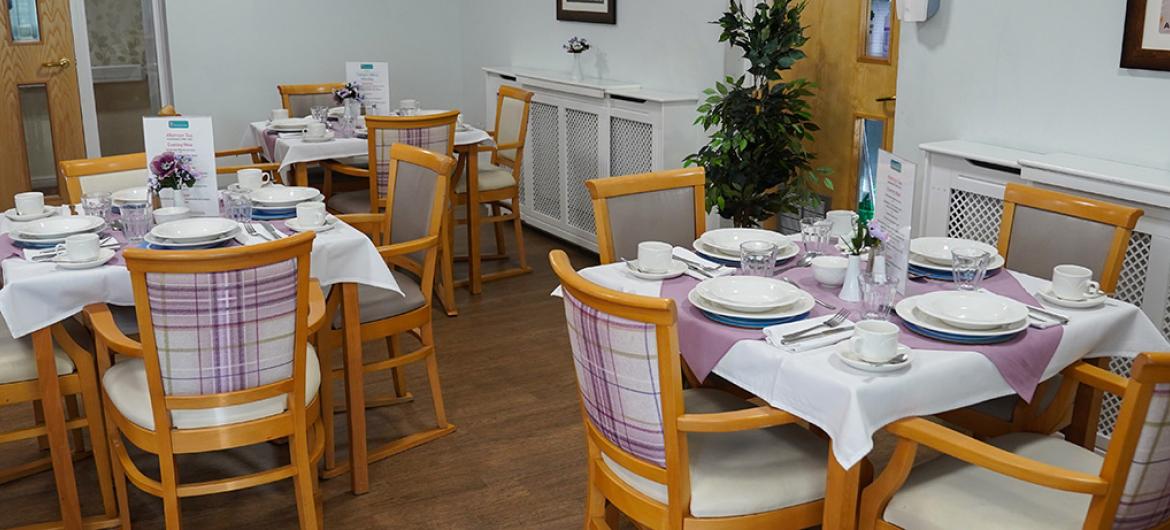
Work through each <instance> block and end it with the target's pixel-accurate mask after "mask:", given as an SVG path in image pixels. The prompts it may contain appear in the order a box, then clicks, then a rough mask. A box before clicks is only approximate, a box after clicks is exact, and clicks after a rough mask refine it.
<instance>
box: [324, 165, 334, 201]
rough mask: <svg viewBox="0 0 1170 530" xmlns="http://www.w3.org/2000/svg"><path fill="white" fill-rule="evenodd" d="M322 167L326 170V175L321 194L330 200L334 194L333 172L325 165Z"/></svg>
mask: <svg viewBox="0 0 1170 530" xmlns="http://www.w3.org/2000/svg"><path fill="white" fill-rule="evenodd" d="M322 169H323V170H324V171H325V176H324V178H323V180H322V182H321V194H322V195H324V196H325V200H326V201H328V200H329V198H330V197H332V196H333V172H332V171H330V170H329V168H327V167H323V168H322Z"/></svg>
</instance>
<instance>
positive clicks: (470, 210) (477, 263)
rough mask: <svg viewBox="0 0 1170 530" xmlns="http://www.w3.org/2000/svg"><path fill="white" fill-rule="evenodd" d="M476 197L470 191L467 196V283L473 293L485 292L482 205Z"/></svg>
mask: <svg viewBox="0 0 1170 530" xmlns="http://www.w3.org/2000/svg"><path fill="white" fill-rule="evenodd" d="M473 199H474V197H473V196H472V194H471V193H468V197H467V284H468V286H469V287H470V289H471V294H480V293H482V292H483V271H482V270H480V267H481V266H482V256H481V255H480V248H479V241H480V233H479V229H480V215H481V213H482V212H481V211H480V208H482V206H481V205H480V204H479V203H477V202H474V200H473Z"/></svg>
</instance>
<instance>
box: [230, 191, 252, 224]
mask: <svg viewBox="0 0 1170 530" xmlns="http://www.w3.org/2000/svg"><path fill="white" fill-rule="evenodd" d="M223 209H224V214H225V215H226V216H227V218H228V219H231V220H233V221H235V222H237V223H247V222H251V221H252V195H251V193H250V192H249V190H247V189H246V188H243V187H241V186H240V185H239V184H232V185H231V186H228V188H227V190H225V191H224V192H223Z"/></svg>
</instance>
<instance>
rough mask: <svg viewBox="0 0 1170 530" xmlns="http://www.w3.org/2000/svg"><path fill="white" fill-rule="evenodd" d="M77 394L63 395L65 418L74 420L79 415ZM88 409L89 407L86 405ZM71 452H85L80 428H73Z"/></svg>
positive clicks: (83, 435) (79, 407) (83, 434)
mask: <svg viewBox="0 0 1170 530" xmlns="http://www.w3.org/2000/svg"><path fill="white" fill-rule="evenodd" d="M78 399H79V398H78V396H77V395H76V394H74V395H71V396H66V397H65V414H66V416H65V418H66V419H69V420H75V419H77V418H80V417H81V405H80V404H79V403H78ZM86 410H87V411H88V410H89V407H86ZM73 453H74V454H82V453H85V433H83V432H81V429H74V430H73Z"/></svg>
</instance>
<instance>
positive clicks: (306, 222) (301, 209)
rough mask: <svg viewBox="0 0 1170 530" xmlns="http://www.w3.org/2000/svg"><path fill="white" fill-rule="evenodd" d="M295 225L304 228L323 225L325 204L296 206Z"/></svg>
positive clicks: (314, 203) (310, 203)
mask: <svg viewBox="0 0 1170 530" xmlns="http://www.w3.org/2000/svg"><path fill="white" fill-rule="evenodd" d="M297 224H299V225H301V226H303V227H305V228H315V227H319V226H324V225H325V203H323V202H302V203H300V204H298V205H297Z"/></svg>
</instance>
